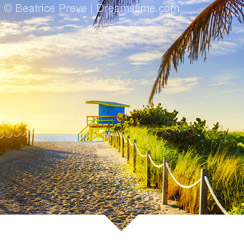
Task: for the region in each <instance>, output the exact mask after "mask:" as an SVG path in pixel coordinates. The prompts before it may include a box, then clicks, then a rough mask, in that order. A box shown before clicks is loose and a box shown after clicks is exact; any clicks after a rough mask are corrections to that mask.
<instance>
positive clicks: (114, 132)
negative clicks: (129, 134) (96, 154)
mask: <svg viewBox="0 0 244 244" xmlns="http://www.w3.org/2000/svg"><path fill="white" fill-rule="evenodd" d="M114 147H116V132H114Z"/></svg>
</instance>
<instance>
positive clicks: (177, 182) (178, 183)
mask: <svg viewBox="0 0 244 244" xmlns="http://www.w3.org/2000/svg"><path fill="white" fill-rule="evenodd" d="M166 167H167V169H168V171H169V173H170V175H171V177H172V178H173V180H174V181H175V183H176V184H177V185H179V186H180V187H182V188H192V187H193V186H195V185H197V184H198V183H199V182H200V181H201V178H200V179H199V180H198V181H197V182H195V183H194V184H192V185H190V186H184V185H182V184H180V182H179V181H177V180H176V179H175V177H174V175H173V174H172V172H171V170H170V168H169V165H168V163H166Z"/></svg>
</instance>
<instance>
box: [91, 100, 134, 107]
mask: <svg viewBox="0 0 244 244" xmlns="http://www.w3.org/2000/svg"><path fill="white" fill-rule="evenodd" d="M86 103H87V104H99V105H104V106H109V107H130V105H126V104H122V103H115V102H107V101H95V100H92V101H86Z"/></svg>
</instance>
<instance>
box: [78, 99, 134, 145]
mask: <svg viewBox="0 0 244 244" xmlns="http://www.w3.org/2000/svg"><path fill="white" fill-rule="evenodd" d="M86 103H87V104H98V105H99V106H98V116H86V127H85V128H84V129H83V130H82V131H80V132H79V133H78V141H105V140H106V136H107V135H108V132H109V131H110V130H111V129H112V128H113V126H114V125H115V124H118V123H122V119H123V115H124V114H125V107H130V106H129V105H126V104H121V103H115V102H105V101H87V102H86Z"/></svg>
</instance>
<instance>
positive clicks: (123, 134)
mask: <svg viewBox="0 0 244 244" xmlns="http://www.w3.org/2000/svg"><path fill="white" fill-rule="evenodd" d="M124 138H125V133H124V132H122V149H121V150H122V158H124V157H125V141H124Z"/></svg>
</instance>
